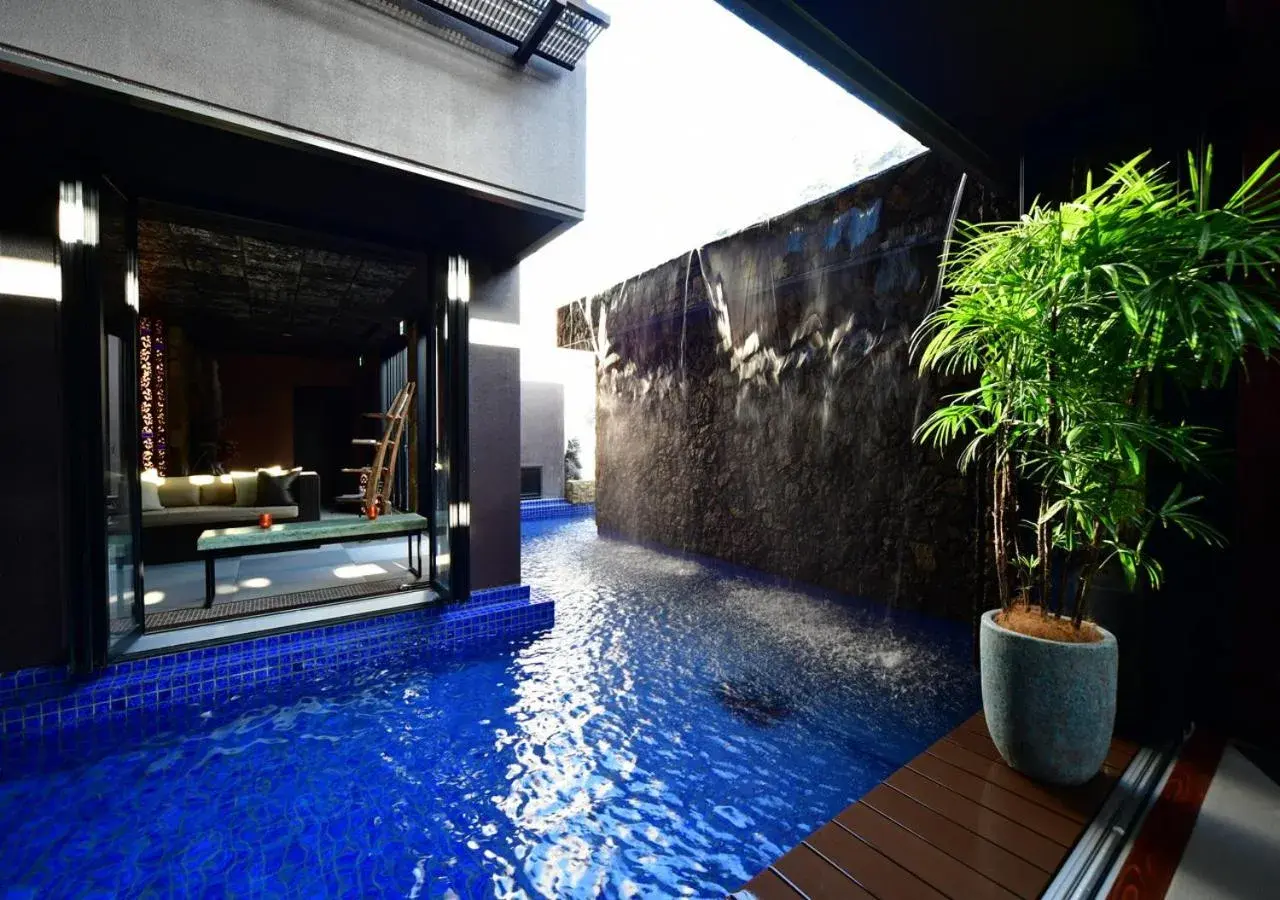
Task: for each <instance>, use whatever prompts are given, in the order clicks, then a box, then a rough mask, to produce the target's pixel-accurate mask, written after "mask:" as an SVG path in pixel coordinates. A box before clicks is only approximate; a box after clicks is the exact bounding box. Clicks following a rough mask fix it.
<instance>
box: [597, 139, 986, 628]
mask: <svg viewBox="0 0 1280 900" xmlns="http://www.w3.org/2000/svg"><path fill="white" fill-rule="evenodd" d="M960 182H961V173H960V172H959V171H958V170H957V169H955V168H954V167H952V166H951V165H950V164H948V163H946V162H944V161H943V160H941V159H939V158H937V157H935V156H934V155H932V154H926V155H924V156H920V157H917V158H915V159H913V160H911V161H909V162H907V163H904V164H902V165H900V166H897V167H895V168H893V169H891V170H888V171H887V172H883V173H881V174H879V175H877V176H875V177H874V178H871V179H868V180H866V181H863V182H860V183H858V184H856V185H853V186H851V187H849V188H847V189H845V190H843V191H841V192H839V193H837V194H834V195H832V196H829V197H827V198H824V199H822V200H819V201H817V202H815V203H813V204H810V205H809V206H806V207H803V208H801V209H798V210H795V211H793V212H791V213H788V214H786V215H785V216H782V217H780V218H777V219H773V220H771V221H770V222H768V223H764V224H761V225H758V226H756V227H753V228H751V229H748V230H747V231H744V232H741V233H739V234H736V235H732V236H730V237H727V238H725V239H723V240H720V241H717V242H716V243H713V244H710V245H708V246H706V247H703V248H700V249H699V250H695V251H692V252H691V253H689V254H687V255H685V256H684V257H681V258H678V259H674V260H671V261H669V262H667V263H666V264H664V265H662V266H659V267H658V268H656V269H653V270H651V271H649V272H645V273H644V274H642V275H639V276H637V277H636V278H633V279H629V280H628V281H627V282H625V283H623V284H621V285H618V286H616V287H615V288H613V289H611V290H609V291H606V292H605V293H604V294H602V295H600V296H598V297H595V298H593V299H591V300H590V301H584V302H582V303H580V304H579V305H578V306H579V309H580V310H581V312H582V313H589V315H588V316H586V317H589V319H590V325H591V329H592V332H593V334H592V340H593V341H594V343H595V349H596V352H597V358H598V363H599V364H598V391H597V403H598V410H597V454H598V455H597V485H596V491H597V494H596V519H597V522H598V524H599V527H600V530H601V531H602V532H604V533H610V534H616V535H619V536H623V537H627V538H631V539H636V540H643V541H649V542H655V543H658V544H663V545H666V546H669V547H672V548H675V549H680V550H687V551H691V552H695V553H699V554H705V555H708V556H713V557H718V558H721V559H724V560H728V561H730V562H733V563H737V564H740V565H745V566H749V567H752V568H755V569H761V570H764V571H766V572H771V573H775V574H778V575H782V576H785V577H790V578H794V579H797V580H800V581H804V582H808V583H812V584H817V585H822V586H825V587H830V588H834V589H837V590H841V591H845V592H848V593H852V594H856V595H859V596H863V597H867V598H870V599H874V600H879V601H883V602H889V603H894V604H897V605H900V606H904V607H909V608H919V609H925V610H928V611H930V612H934V613H938V614H944V615H951V616H957V617H963V616H968V615H971V614H972V611H973V608H974V602H975V599H976V595H977V592H979V591H980V584H981V577H982V576H981V569H982V559H981V557H980V556H979V553H980V550H979V544H978V542H977V530H976V525H977V522H976V520H975V516H976V515H977V503H978V501H977V497H976V488H975V486H974V484H973V482H972V479H971V478H969V477H966V476H962V475H960V474H958V473H957V471H956V468H955V465H954V463H953V461H952V460H950V459H942V458H941V457H940V456H939V455H938V454H937V453H936V452H934V451H932V450H929V449H926V448H923V447H920V446H918V445H916V444H915V443H914V442H913V441H912V434H913V432H914V430H915V428H916V427H917V425H918V424H919V423H920V422H921V421H922V420H923V419H924V417H925V416H926V415H927V414H928V412H929V411H930V410H931V409H932V408H933V407H934V405H936V403H937V399H938V397H940V396H941V395H942V394H944V393H946V392H947V391H948V390H950V389H952V388H954V387H955V386H954V385H939V384H936V383H932V382H930V381H924V380H921V379H920V378H919V377H918V376H917V374H916V371H915V368H914V367H913V366H912V365H911V363H910V361H909V358H908V357H909V348H908V344H909V339H910V336H911V333H912V331H913V329H914V328H915V326H916V325H917V324H918V323H919V321H920V319H921V317H922V316H923V315H924V314H925V312H926V310H927V308H928V306H929V304H930V302H931V300H932V298H933V296H934V291H935V287H936V279H937V273H938V258H939V254H940V251H941V249H942V244H943V239H944V236H945V234H946V232H947V227H948V223H949V221H950V217H951V215H952V212H953V207H954V206H955V204H956V203H957V200H956V198H957V189H958V187H959V185H960ZM990 205H991V200H990V198H989V197H988V196H987V195H986V194H985V193H984V192H983V191H982V190H981V189H980V188H979V187H977V186H976V184H975V183H974V181H973V180H972V179H969V180H968V182H967V185H966V187H965V189H964V191H963V192H962V193H961V195H960V201H959V207H958V212H959V215H960V218H961V219H968V220H972V219H977V218H982V217H985V216H987V215H989V213H990V211H989V207H990ZM583 317H584V316H581V315H580V316H579V318H583Z"/></svg>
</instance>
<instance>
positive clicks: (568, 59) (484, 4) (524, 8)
mask: <svg viewBox="0 0 1280 900" xmlns="http://www.w3.org/2000/svg"><path fill="white" fill-rule="evenodd" d="M401 2H404V0H401ZM410 2H417V3H419V4H421V5H423V6H429V7H432V8H434V9H436V10H439V11H440V12H443V13H446V14H448V15H450V16H453V17H454V18H456V19H458V20H460V21H462V22H466V23H467V24H469V25H472V26H474V27H476V28H479V29H480V30H482V31H486V32H488V33H489V34H491V35H494V36H495V37H498V38H500V39H502V40H504V41H509V42H511V43H513V44H515V45H516V48H517V50H516V60H517V61H518V62H519V63H520V64H521V65H523V64H524V63H526V62H528V61H529V58H530V57H531V56H533V55H537V56H541V57H542V58H543V59H546V60H549V61H550V62H553V63H555V64H556V65H558V66H562V67H563V68H566V69H572V68H574V67H575V66H576V65H577V64H578V63H579V62H580V61H581V60H582V57H583V56H584V55H585V54H586V52H587V48H589V47H590V46H591V42H592V41H594V40H595V39H596V38H597V37H599V36H600V33H601V32H603V31H604V30H605V29H606V28H608V27H609V17H608V16H607V15H605V14H604V13H602V12H600V11H599V10H596V9H595V8H594V7H592V6H591V5H590V4H589V3H587V2H586V0H410Z"/></svg>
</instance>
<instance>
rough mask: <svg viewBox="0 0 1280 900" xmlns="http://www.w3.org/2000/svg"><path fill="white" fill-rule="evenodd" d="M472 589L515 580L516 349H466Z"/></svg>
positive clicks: (517, 568) (517, 558) (517, 491)
mask: <svg viewBox="0 0 1280 900" xmlns="http://www.w3.org/2000/svg"><path fill="white" fill-rule="evenodd" d="M470 387H471V588H472V590H481V589H483V588H489V587H498V586H500V585H507V584H516V583H518V582H519V581H520V351H518V350H514V349H511V348H508V347H485V346H481V345H475V344H473V345H472V346H471V372H470Z"/></svg>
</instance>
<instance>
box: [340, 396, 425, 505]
mask: <svg viewBox="0 0 1280 900" xmlns="http://www.w3.org/2000/svg"><path fill="white" fill-rule="evenodd" d="M413 393H414V383H413V382H412V381H410V382H406V383H405V385H404V387H402V388H400V390H399V391H398V392H397V393H396V395H395V396H394V397H393V398H392V399H391V405H390V406H388V407H387V411H386V412H385V413H381V412H377V413H365V414H364V415H365V417H366V418H370V419H379V420H381V421H382V437H380V438H355V439H354V440H352V442H351V443H352V444H354V445H356V446H360V447H375V448H376V450H375V451H374V454H373V463H372V464H371V465H368V466H362V467H360V468H356V469H343V470H342V471H343V472H345V473H347V474H351V475H363V476H365V486H364V491H363V492H361V493H356V494H347V495H345V496H343V497H340V498H339V499H341V500H346V501H356V500H358V501H359V502H360V511H361V513H363V514H365V515H367V514H368V511H369V510H370V509H376V510H377V511H378V512H379V513H382V512H385V511H386V510H388V509H390V508H391V501H390V497H391V488H392V486H393V485H394V484H395V467H396V460H397V459H398V458H399V455H400V442H401V440H402V439H403V438H404V423H405V421H406V420H407V419H408V418H409V410H410V408H411V407H410V404H411V402H412V400H413Z"/></svg>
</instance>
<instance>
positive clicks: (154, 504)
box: [142, 481, 164, 512]
mask: <svg viewBox="0 0 1280 900" xmlns="http://www.w3.org/2000/svg"><path fill="white" fill-rule="evenodd" d="M159 509H164V504H163V503H161V502H160V485H158V484H156V483H155V482H154V481H144V482H142V511H143V512H155V511H156V510H159Z"/></svg>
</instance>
